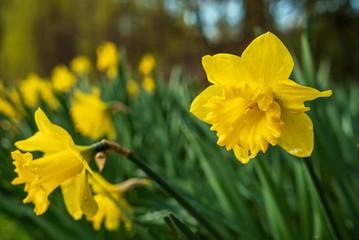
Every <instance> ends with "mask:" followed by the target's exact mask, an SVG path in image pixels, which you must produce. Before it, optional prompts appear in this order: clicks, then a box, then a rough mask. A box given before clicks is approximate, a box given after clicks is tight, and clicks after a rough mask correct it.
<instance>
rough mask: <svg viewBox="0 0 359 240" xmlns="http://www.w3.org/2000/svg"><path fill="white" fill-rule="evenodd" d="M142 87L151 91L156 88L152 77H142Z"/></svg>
mask: <svg viewBox="0 0 359 240" xmlns="http://www.w3.org/2000/svg"><path fill="white" fill-rule="evenodd" d="M142 87H143V88H144V89H145V90H146V91H147V92H148V93H151V94H152V93H153V92H154V91H155V89H156V83H155V80H154V79H153V78H152V77H144V78H143V79H142Z"/></svg>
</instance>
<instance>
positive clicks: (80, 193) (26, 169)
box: [11, 109, 97, 220]
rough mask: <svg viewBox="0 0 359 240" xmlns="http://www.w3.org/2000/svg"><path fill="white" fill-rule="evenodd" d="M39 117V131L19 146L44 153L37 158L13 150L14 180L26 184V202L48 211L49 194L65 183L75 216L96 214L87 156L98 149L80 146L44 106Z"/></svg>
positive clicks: (65, 193) (39, 211)
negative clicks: (47, 112)
mask: <svg viewBox="0 0 359 240" xmlns="http://www.w3.org/2000/svg"><path fill="white" fill-rule="evenodd" d="M35 121H36V125H37V127H38V129H39V131H38V132H36V133H35V134H34V135H33V136H32V137H30V138H28V139H25V140H22V141H17V142H16V143H15V146H16V147H17V148H19V149H20V150H22V151H29V152H32V151H40V152H43V153H44V155H43V157H40V158H38V159H35V160H34V159H33V156H32V154H31V153H29V152H27V153H21V152H20V151H19V150H16V151H13V152H12V153H11V155H12V158H13V160H14V161H13V164H14V165H15V172H16V173H17V177H16V178H15V179H14V180H13V181H12V184H23V183H24V184H25V189H24V190H25V192H27V193H28V195H27V197H26V198H25V199H24V203H28V202H32V203H33V204H35V209H34V212H35V213H36V215H41V214H43V213H44V212H46V210H47V209H48V206H49V204H50V202H49V200H48V196H49V194H50V193H51V192H52V191H53V190H54V189H56V188H57V187H59V186H61V190H62V194H63V198H64V201H65V205H66V208H67V210H68V211H69V213H70V215H71V216H72V217H73V218H74V219H75V220H77V219H80V218H81V217H82V214H85V215H87V216H93V215H94V214H95V213H96V212H97V204H96V202H95V200H94V199H93V196H92V192H91V189H90V186H89V183H88V180H87V175H86V174H87V172H90V173H92V170H91V169H90V167H89V165H88V162H87V160H85V158H84V156H88V154H89V153H91V151H94V150H93V148H91V147H83V146H76V145H75V143H74V141H73V140H72V137H71V136H70V135H69V134H68V133H67V132H66V130H65V129H63V128H61V127H59V126H57V125H54V124H52V123H51V122H50V120H49V119H48V118H47V116H46V115H45V113H44V112H43V111H42V110H41V109H38V110H37V111H36V112H35ZM88 161H89V160H88Z"/></svg>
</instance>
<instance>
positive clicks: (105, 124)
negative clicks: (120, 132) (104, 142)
mask: <svg viewBox="0 0 359 240" xmlns="http://www.w3.org/2000/svg"><path fill="white" fill-rule="evenodd" d="M70 114H71V117H72V119H73V121H74V124H75V128H76V129H77V130H78V131H79V132H80V133H81V134H82V135H84V136H86V137H90V138H92V139H94V140H98V139H100V138H101V137H104V136H105V135H107V137H108V138H110V139H115V137H116V134H115V129H114V126H113V122H112V114H111V108H110V106H109V105H108V104H106V103H104V102H103V101H102V100H101V98H100V90H99V89H98V88H94V89H93V91H92V94H86V93H82V92H81V91H80V90H77V91H76V92H75V95H74V99H73V103H72V107H71V110H70Z"/></svg>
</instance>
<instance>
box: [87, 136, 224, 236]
mask: <svg viewBox="0 0 359 240" xmlns="http://www.w3.org/2000/svg"><path fill="white" fill-rule="evenodd" d="M93 146H95V150H96V151H97V152H98V151H104V150H105V151H106V150H112V151H114V152H116V153H120V154H121V155H123V156H125V157H126V158H127V159H128V160H130V161H131V162H133V163H134V164H135V165H136V166H137V167H139V168H141V169H142V170H143V171H144V172H145V173H146V174H147V175H148V176H149V177H150V178H152V179H153V180H155V181H156V182H157V183H158V185H160V186H161V187H162V188H163V189H165V190H166V191H167V193H169V194H170V195H171V196H172V197H173V198H174V199H176V200H177V202H178V203H179V204H181V205H182V206H183V207H184V208H185V209H186V210H187V211H188V212H189V213H191V214H192V216H193V217H194V218H196V219H197V220H198V222H200V223H202V225H203V226H204V227H205V228H206V229H207V230H208V231H209V232H210V233H212V235H213V236H214V237H215V238H216V239H223V238H222V237H221V235H220V234H219V233H218V232H217V230H216V229H215V228H214V227H213V226H212V225H211V224H210V223H209V222H208V221H207V219H205V218H204V217H203V216H202V215H201V214H200V213H199V212H198V211H197V210H196V209H195V208H194V207H192V205H191V204H189V203H188V202H187V200H185V199H184V198H183V197H182V196H181V195H180V194H179V193H178V192H177V191H176V190H174V189H173V188H172V187H171V186H170V185H169V184H168V183H167V182H166V181H165V180H163V179H162V178H161V177H160V176H159V175H158V174H157V173H155V172H154V171H153V170H152V169H151V168H150V167H149V166H148V165H147V164H146V163H144V162H143V161H141V160H140V159H138V158H137V157H136V156H135V155H134V154H133V153H131V152H130V151H129V150H127V149H125V148H123V147H122V146H120V145H119V144H117V143H114V142H110V141H107V140H103V141H102V142H100V143H98V144H95V145H93Z"/></svg>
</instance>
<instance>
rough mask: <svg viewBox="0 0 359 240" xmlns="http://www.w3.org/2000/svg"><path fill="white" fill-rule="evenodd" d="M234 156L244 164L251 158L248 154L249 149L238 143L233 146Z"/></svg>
mask: <svg viewBox="0 0 359 240" xmlns="http://www.w3.org/2000/svg"><path fill="white" fill-rule="evenodd" d="M233 152H234V156H236V158H237V159H238V161H240V162H241V163H243V164H246V163H248V162H249V160H250V156H248V150H245V149H243V148H241V147H240V146H238V145H236V146H234V147H233Z"/></svg>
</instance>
